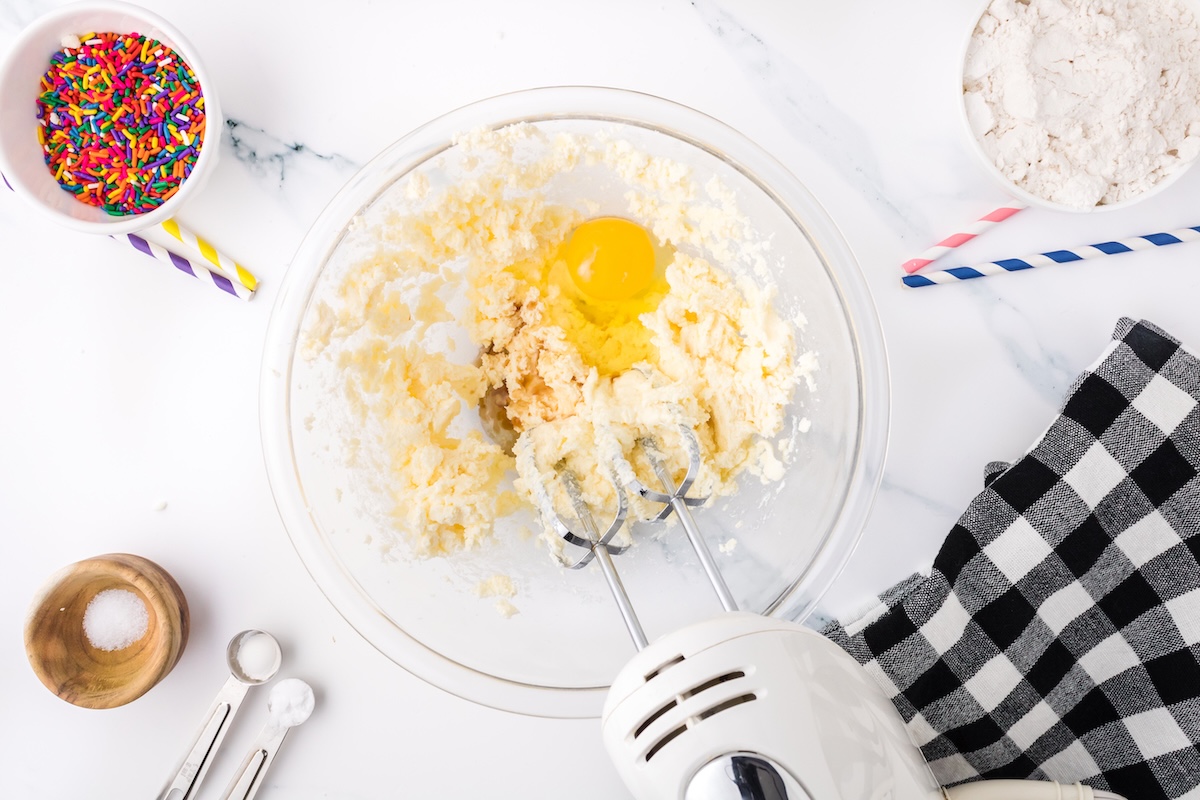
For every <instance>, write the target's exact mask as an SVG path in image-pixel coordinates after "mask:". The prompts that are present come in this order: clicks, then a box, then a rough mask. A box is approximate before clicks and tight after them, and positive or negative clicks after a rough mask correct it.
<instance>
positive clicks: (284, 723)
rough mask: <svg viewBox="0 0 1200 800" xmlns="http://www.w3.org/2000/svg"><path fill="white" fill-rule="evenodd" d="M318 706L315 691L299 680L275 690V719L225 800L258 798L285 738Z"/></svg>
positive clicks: (283, 682) (283, 683)
mask: <svg viewBox="0 0 1200 800" xmlns="http://www.w3.org/2000/svg"><path fill="white" fill-rule="evenodd" d="M315 705H316V703H315V701H314V699H313V691H312V687H311V686H309V685H308V684H307V683H305V682H304V681H302V680H300V679H299V678H285V679H284V680H281V681H280V682H279V683H277V684H275V686H274V687H272V688H271V696H270V697H269V698H267V711H268V712H270V714H271V717H270V719H269V720H268V721H267V724H266V725H265V726H264V727H263V729H262V732H261V733H259V734H258V741H257V742H255V743H254V746H253V747H251V748H250V752H249V753H248V754H247V755H246V758H245V759H243V760H242V766H241V767H239V768H238V771H237V772H236V773H234V776H233V780H231V781H230V782H229V788H227V789H226V790H225V794H223V795H221V800H251V798H252V797H254V795H256V794H258V789H259V787H260V786H262V782H263V779H264V778H266V776H267V769H268V768H269V767H270V766H271V764H272V763H273V762H274V761H275V756H276V754H278V753H279V748H280V747H282V746H283V739H284V737H286V736H287V734H288V731H290V730H291V729H292V728H294V727H296V726H297V725H302V724H304V722H305V720H307V719H308V718H309V716H310V715H312V712H313V707H314V706H315Z"/></svg>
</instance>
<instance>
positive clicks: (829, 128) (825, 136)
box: [691, 0, 928, 235]
mask: <svg viewBox="0 0 1200 800" xmlns="http://www.w3.org/2000/svg"><path fill="white" fill-rule="evenodd" d="M691 4H692V7H693V8H694V9H695V10H696V12H697V13H698V14H699V15H700V16H701V18H702V19H703V20H704V22H705V24H706V25H707V26H708V28H709V29H710V30H711V31H712V33H713V35H714V37H715V38H716V40H717V41H718V42H719V43H720V44H721V45H722V46H723V47H725V48H726V50H728V51H729V53H730V54H731V55H732V56H733V57H734V58H735V59H736V60H737V61H738V62H739V63H740V64H741V65H742V67H743V69H745V70H746V72H747V73H749V74H750V76H751V77H752V79H753V84H754V87H755V89H756V90H757V91H758V92H759V93H761V94H762V95H763V96H764V99H765V100H766V101H767V107H768V108H770V109H771V112H772V113H773V114H775V115H776V116H777V117H779V119H780V121H781V122H782V123H783V124H784V126H785V127H786V128H787V129H788V130H789V131H790V132H791V133H792V135H793V136H794V137H795V138H797V139H799V140H802V141H804V142H806V143H807V144H808V145H809V146H811V147H813V148H814V149H815V150H816V151H817V152H818V153H819V154H820V155H822V156H824V157H825V159H826V160H827V162H828V163H829V164H831V165H832V166H834V167H835V168H836V169H837V170H838V172H839V173H840V174H841V175H842V176H843V177H844V178H845V180H846V181H847V182H849V183H850V184H852V185H854V186H856V187H857V188H858V190H859V192H861V193H862V194H863V195H864V196H865V197H866V198H867V199H868V200H869V201H870V202H871V204H872V205H873V206H875V208H876V210H877V211H878V212H879V213H880V216H881V217H882V218H883V219H884V220H885V221H886V223H887V225H888V226H889V227H890V228H891V229H892V230H893V231H895V232H896V233H897V234H901V235H904V234H907V233H909V232H910V231H912V230H913V229H914V228H917V229H918V230H924V229H925V228H927V227H928V226H927V225H926V223H925V222H924V221H923V220H922V219H921V215H920V212H919V210H918V209H917V208H915V207H914V206H901V205H899V204H898V203H896V202H895V201H894V200H893V199H892V196H891V193H890V192H889V191H888V190H887V187H886V185H885V182H884V179H883V176H882V174H881V171H880V165H879V161H878V158H877V156H876V155H875V148H874V147H873V145H872V141H871V137H870V136H868V135H867V134H866V132H865V131H864V130H863V129H862V127H861V126H860V125H859V124H858V122H856V121H855V120H854V118H853V117H851V116H850V115H849V114H847V113H845V112H844V111H843V110H842V109H841V108H839V107H838V106H837V105H836V104H835V103H834V102H833V100H832V99H831V98H830V95H829V93H828V92H827V91H825V89H824V88H823V87H822V85H821V83H820V82H818V81H816V80H815V79H814V78H813V77H812V76H810V75H809V74H808V73H807V72H806V71H805V70H803V69H802V68H801V67H800V65H799V64H797V63H796V62H795V61H794V60H792V59H790V58H788V57H787V56H786V55H785V54H784V53H782V52H780V51H779V50H778V49H776V48H774V47H771V46H770V45H769V44H768V43H767V42H766V41H765V40H764V39H763V38H762V37H761V36H759V35H757V34H756V33H754V31H752V30H750V29H748V28H747V27H745V26H744V25H743V24H742V23H741V22H740V21H739V20H738V18H737V17H735V16H734V13H733V12H732V11H730V10H729V9H728V8H727V7H723V6H722V5H720V4H718V3H716V2H714V0H691Z"/></svg>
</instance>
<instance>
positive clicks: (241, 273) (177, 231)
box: [162, 219, 258, 292]
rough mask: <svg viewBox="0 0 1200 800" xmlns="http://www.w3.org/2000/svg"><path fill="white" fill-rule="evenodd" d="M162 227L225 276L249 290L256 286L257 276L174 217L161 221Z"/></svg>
mask: <svg viewBox="0 0 1200 800" xmlns="http://www.w3.org/2000/svg"><path fill="white" fill-rule="evenodd" d="M162 229H163V230H164V231H166V232H167V233H169V234H171V235H172V236H174V237H175V238H176V239H178V240H179V241H181V242H183V243H184V244H186V245H187V246H188V247H190V248H192V249H193V250H195V251H196V252H197V253H199V254H200V255H201V256H203V258H204V260H205V261H207V262H208V263H209V264H212V265H213V266H214V267H216V268H217V269H218V270H220V271H221V272H223V273H224V274H225V276H226V277H228V278H230V279H232V280H236V281H237V282H238V283H240V284H241V285H242V286H245V287H246V288H247V289H249V290H250V291H251V292H253V291H254V290H255V289H257V288H258V278H255V277H254V275H253V274H252V273H251V272H250V270H248V269H246V268H245V267H243V266H242V265H241V264H239V263H237V262H236V261H234V260H233V259H232V258H230V257H229V256H227V255H225V254H224V253H222V252H221V251H220V250H218V249H217V248H215V247H213V246H212V245H211V244H210V243H209V242H208V240H207V239H204V238H202V237H200V236H197V235H196V234H195V233H193V232H191V231H190V230H188V229H187V228H185V227H183V226H182V225H180V224H179V223H178V222H177V221H175V220H174V219H169V220H167V221H166V222H164V223H162Z"/></svg>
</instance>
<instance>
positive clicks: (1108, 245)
mask: <svg viewBox="0 0 1200 800" xmlns="http://www.w3.org/2000/svg"><path fill="white" fill-rule="evenodd" d="M1197 239H1200V225H1197V226H1196V227H1193V228H1180V229H1179V230H1176V231H1169V232H1167V233H1150V234H1146V235H1145V236H1134V237H1133V238H1131V239H1121V240H1119V241H1116V242H1101V243H1100V244H1089V245H1084V246H1083V247H1078V248H1076V249H1074V250H1052V251H1050V252H1049V253H1037V254H1035V255H1032V256H1025V257H1024V258H1006V259H1004V260H1003V261H989V262H987V263H986V264H973V265H971V266H969V267H951V268H950V269H942V270H936V271H934V272H927V273H924V274H917V275H905V276H904V277H903V278H901V279H900V280H902V281H904V285H905V286H910V287H912V288H914V289H916V288H920V287H922V286H936V285H938V284H939V283H955V282H957V281H969V280H971V279H972V278H982V277H984V276H987V275H998V274H1000V273H1001V272H1020V271H1021V270H1026V269H1035V268H1036V267H1049V266H1053V265H1055V264H1070V263H1071V262H1073V261H1086V260H1088V259H1089V258H1100V257H1101V256H1115V255H1119V254H1121V253H1130V252H1133V251H1134V250H1152V249H1154V248H1155V247H1166V246H1167V245H1169V244H1181V243H1183V242H1194V241H1196V240H1197Z"/></svg>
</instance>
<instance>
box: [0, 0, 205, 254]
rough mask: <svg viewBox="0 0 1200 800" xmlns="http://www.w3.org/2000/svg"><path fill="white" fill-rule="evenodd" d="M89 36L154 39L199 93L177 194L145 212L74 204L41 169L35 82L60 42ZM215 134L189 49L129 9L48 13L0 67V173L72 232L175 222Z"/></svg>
mask: <svg viewBox="0 0 1200 800" xmlns="http://www.w3.org/2000/svg"><path fill="white" fill-rule="evenodd" d="M90 31H114V32H117V33H133V32H136V33H138V34H140V35H142V36H149V37H152V38H154V39H157V40H159V41H160V42H162V43H163V44H165V45H167V46H168V47H170V48H171V49H173V50H174V51H175V52H176V53H178V54H179V55H180V56H182V57H183V60H184V61H186V62H187V64H188V66H190V67H191V68H192V72H193V73H195V75H196V79H197V80H198V81H199V82H200V89H201V91H203V92H204V113H205V117H206V127H205V137H204V144H203V146H202V147H201V148H200V155H199V156H198V157H197V159H196V163H195V165H194V166H193V167H192V172H191V174H190V175H189V176H188V178H187V180H185V181H184V182H183V184H182V185H181V186H180V187H179V190H178V191H176V192H175V194H174V195H172V196H171V197H170V198H169V199H168V200H167V201H166V202H164V203H163V204H162V205H161V206H159V207H158V208H156V209H154V210H153V211H147V212H145V213H143V214H127V215H122V216H115V215H112V214H109V213H108V212H106V211H105V210H104V209H102V208H97V207H95V206H91V205H88V204H87V203H83V202H80V201H79V200H77V199H76V198H75V196H74V195H73V194H71V193H70V192H68V191H65V190H64V189H63V188H62V187H61V186H59V184H58V182H57V181H55V180H54V175H52V174H51V172H50V170H49V169H48V168H47V167H46V162H45V158H44V156H43V151H42V147H41V145H40V144H38V139H37V117H36V108H37V98H38V88H39V82H40V81H41V79H42V76H43V75H44V74H46V70H47V69H48V68H49V67H50V56H51V55H53V54H54V52H55V51H56V50H59V49H61V47H62V40H63V37H65V36H69V35H74V36H78V35H79V34H81V33H87V32H90ZM223 128H224V120H223V118H222V116H221V107H220V105H219V104H218V102H217V96H216V92H215V91H214V87H213V83H212V81H211V80H209V76H208V72H207V71H205V69H204V64H203V63H202V62H201V61H200V58H199V56H198V55H197V53H196V50H195V49H194V48H193V47H192V46H191V44H189V43H188V41H187V40H186V39H185V38H184V37H183V34H181V33H180V32H179V31H178V30H176V29H175V28H174V27H173V26H172V25H171V24H170V23H169V22H167V21H166V20H165V19H163V18H162V17H160V16H158V15H157V14H154V13H152V12H150V11H147V10H146V9H144V8H141V7H140V6H135V5H132V4H130V3H121V2H99V3H94V2H84V3H74V4H71V5H66V6H63V7H62V8H59V9H56V10H54V11H51V12H50V13H48V14H46V15H45V16H42V17H39V18H38V19H37V20H35V21H34V22H33V23H31V24H30V25H29V26H28V27H27V28H25V30H23V31H22V32H21V34H20V36H18V37H17V40H16V41H15V42H14V43H13V46H12V49H11V50H10V51H9V52H8V55H7V57H6V58H5V59H4V62H3V63H2V64H0V172H2V173H3V174H4V177H5V179H6V180H7V181H8V184H9V185H10V186H11V187H12V188H13V190H14V191H15V192H16V193H17V194H18V195H20V196H21V198H22V199H23V200H25V201H26V202H27V203H28V204H29V205H31V206H33V207H34V208H35V209H37V210H38V211H39V212H41V213H43V214H47V215H49V216H50V217H52V218H53V219H54V220H56V221H57V222H60V223H62V224H63V225H66V226H68V227H71V228H74V229H76V230H79V231H84V232H86V233H100V234H115V233H128V232H130V231H136V230H141V229H143V228H149V227H151V226H153V225H157V224H159V223H160V222H163V221H164V220H167V219H170V218H171V217H173V216H175V215H176V214H177V213H178V212H179V209H180V208H181V207H182V206H183V205H184V204H185V203H186V202H187V201H188V199H189V198H191V197H192V196H194V195H195V194H196V193H197V192H198V191H199V190H200V188H201V187H202V186H203V184H204V182H205V181H206V180H207V178H208V175H209V174H211V172H212V169H213V167H214V165H215V164H216V160H217V151H218V146H217V145H218V143H219V142H220V140H221V131H222V129H223Z"/></svg>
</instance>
